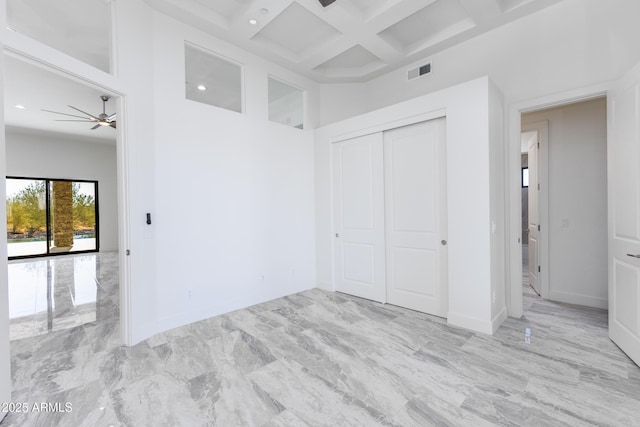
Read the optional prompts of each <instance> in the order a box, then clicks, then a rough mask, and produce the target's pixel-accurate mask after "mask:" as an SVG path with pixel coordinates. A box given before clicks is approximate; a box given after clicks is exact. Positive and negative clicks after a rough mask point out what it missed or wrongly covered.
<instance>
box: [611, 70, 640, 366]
mask: <svg viewBox="0 0 640 427" xmlns="http://www.w3.org/2000/svg"><path fill="white" fill-rule="evenodd" d="M639 93H640V65H639V66H637V67H636V68H635V69H634V70H633V71H631V72H630V73H629V75H627V76H626V77H625V78H623V79H622V80H621V81H620V82H619V84H618V87H617V89H616V90H614V91H613V92H612V93H611V94H610V98H609V100H610V102H609V107H610V109H609V114H608V121H609V124H608V127H609V132H610V133H609V156H608V174H609V336H610V337H611V339H612V340H613V341H614V342H615V343H616V344H617V345H618V346H619V347H620V348H621V349H622V350H623V351H624V352H625V353H626V354H627V355H628V356H629V357H630V358H631V359H633V361H634V362H635V363H636V364H639V365H640V137H639V135H638V132H639V131H638V129H639V126H640V111H639V107H638V103H639V102H640V97H639Z"/></svg>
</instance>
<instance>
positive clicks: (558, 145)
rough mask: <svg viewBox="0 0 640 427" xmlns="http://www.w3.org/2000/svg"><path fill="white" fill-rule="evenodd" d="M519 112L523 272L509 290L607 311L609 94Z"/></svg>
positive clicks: (519, 199)
mask: <svg viewBox="0 0 640 427" xmlns="http://www.w3.org/2000/svg"><path fill="white" fill-rule="evenodd" d="M518 116H519V119H520V120H519V125H520V126H519V128H520V138H519V139H518V140H519V141H518V142H519V147H518V148H519V150H518V158H517V162H518V171H519V174H518V175H519V176H518V181H517V184H518V187H519V188H518V193H519V194H518V195H519V197H518V213H519V214H520V215H519V216H520V220H521V221H520V224H521V226H522V228H521V233H520V235H519V240H520V241H521V242H522V244H521V248H520V251H518V254H519V255H520V256H519V259H518V264H519V265H518V267H519V270H520V271H521V272H522V275H521V276H520V279H521V280H518V286H517V287H518V289H517V290H516V289H515V287H512V292H514V293H515V292H518V293H519V294H520V295H519V296H521V297H522V296H524V297H535V298H538V297H540V298H542V299H547V300H551V301H556V302H562V303H569V304H575V305H582V306H587V307H593V308H602V309H606V308H607V306H608V289H607V288H608V280H607V175H606V174H607V103H606V98H605V97H604V96H603V95H602V94H600V95H599V96H589V97H585V99H575V100H572V101H571V102H558V103H557V104H555V105H552V106H548V105H547V106H545V108H540V107H538V108H535V107H533V108H528V109H527V110H526V111H523V110H521V111H519V112H518ZM525 171H526V173H527V174H528V186H524V185H523V174H524V173H525ZM512 208H513V207H512ZM512 265H513V264H512ZM512 277H515V275H514V276H512ZM512 302H513V300H512ZM525 306H526V304H525ZM511 308H512V309H513V305H512V307H511Z"/></svg>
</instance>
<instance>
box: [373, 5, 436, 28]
mask: <svg viewBox="0 0 640 427" xmlns="http://www.w3.org/2000/svg"><path fill="white" fill-rule="evenodd" d="M436 1H437V0H395V1H394V2H393V3H391V2H385V3H383V6H384V7H380V8H378V9H376V10H375V11H374V12H372V13H371V17H370V18H369V19H368V20H367V28H368V29H369V31H371V32H373V33H375V34H377V33H379V32H380V31H383V30H386V29H387V28H389V27H390V26H392V25H393V24H395V23H397V22H400V21H402V20H403V19H405V18H407V17H409V16H411V15H413V14H414V13H416V12H417V11H419V10H422V9H424V8H425V7H427V6H429V5H431V4H433V3H435V2H436Z"/></svg>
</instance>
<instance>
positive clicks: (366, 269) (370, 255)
mask: <svg viewBox="0 0 640 427" xmlns="http://www.w3.org/2000/svg"><path fill="white" fill-rule="evenodd" d="M382 156H383V154H382V133H376V134H372V135H366V136H362V137H358V138H354V139H350V140H347V141H342V142H339V143H336V144H335V145H334V147H333V182H334V192H333V193H334V194H333V197H334V229H335V238H334V254H335V263H334V265H335V286H336V290H337V291H340V292H344V293H347V294H350V295H355V296H359V297H362V298H367V299H370V300H374V301H379V302H385V301H384V298H385V283H384V275H385V265H384V187H383V185H384V177H383V172H382V167H383V166H382V164H383V163H382V162H383V160H382Z"/></svg>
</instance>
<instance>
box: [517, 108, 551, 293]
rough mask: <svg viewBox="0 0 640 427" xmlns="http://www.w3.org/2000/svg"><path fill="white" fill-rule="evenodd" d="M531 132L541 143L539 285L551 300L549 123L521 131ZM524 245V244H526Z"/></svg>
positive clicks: (539, 167) (534, 125) (534, 124)
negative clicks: (535, 133)
mask: <svg viewBox="0 0 640 427" xmlns="http://www.w3.org/2000/svg"><path fill="white" fill-rule="evenodd" d="M530 131H536V132H538V141H539V142H540V149H539V150H538V182H539V183H540V191H539V192H538V223H539V225H540V232H539V233H538V265H539V266H540V267H541V269H540V274H538V281H539V282H538V283H539V285H540V296H541V297H542V298H545V299H546V298H549V266H550V265H551V264H550V262H549V122H548V121H547V120H542V121H539V122H535V123H531V124H529V125H527V126H525V127H523V128H522V129H521V134H522V132H530ZM529 188H531V187H529ZM533 191H535V188H534V189H533ZM520 229H522V227H520ZM522 243H523V244H524V242H522ZM520 252H522V250H521V251H520ZM521 285H522V284H521Z"/></svg>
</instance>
